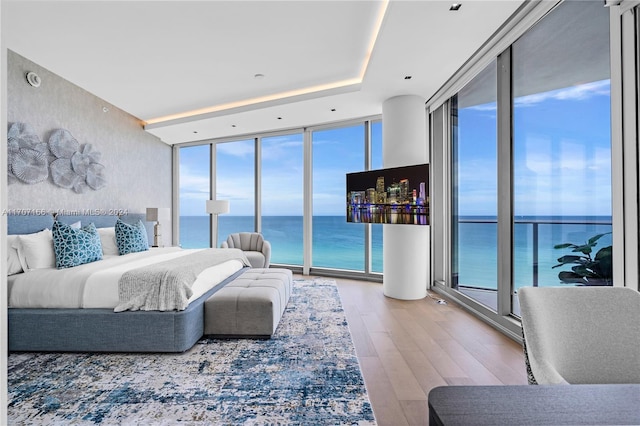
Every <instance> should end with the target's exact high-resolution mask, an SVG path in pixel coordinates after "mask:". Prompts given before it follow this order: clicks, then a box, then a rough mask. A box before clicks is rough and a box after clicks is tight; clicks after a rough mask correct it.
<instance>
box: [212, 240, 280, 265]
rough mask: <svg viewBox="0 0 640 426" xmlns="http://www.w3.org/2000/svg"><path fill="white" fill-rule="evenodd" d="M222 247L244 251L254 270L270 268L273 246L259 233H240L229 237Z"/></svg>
mask: <svg viewBox="0 0 640 426" xmlns="http://www.w3.org/2000/svg"><path fill="white" fill-rule="evenodd" d="M220 247H222V248H237V249H240V250H242V251H244V253H245V255H246V256H247V259H249V263H251V267H252V268H268V267H269V263H270V262H271V244H269V241H267V240H265V239H264V238H263V237H262V234H260V233H258V232H239V233H235V234H231V235H229V237H227V241H224V242H223V243H222V244H221V245H220Z"/></svg>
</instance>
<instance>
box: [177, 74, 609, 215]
mask: <svg viewBox="0 0 640 426" xmlns="http://www.w3.org/2000/svg"><path fill="white" fill-rule="evenodd" d="M609 117H610V84H609V80H604V81H597V82H591V83H586V84H582V85H577V86H572V87H568V88H563V89H559V90H553V91H549V92H544V93H537V94H533V95H529V96H524V97H521V98H517V99H515V101H514V185H515V187H514V194H515V197H514V213H515V214H516V215H522V216H558V215H569V216H575V215H578V216H584V215H593V216H610V215H611V142H610V140H611V136H610V118H609ZM458 123H459V129H458V134H459V140H460V145H459V151H458V155H459V157H458V158H459V169H458V171H459V175H458V178H459V188H458V195H459V197H458V202H459V214H460V215H463V216H495V215H496V211H497V206H496V200H497V198H496V191H497V171H496V170H497V169H496V167H497V162H496V104H495V103H490V104H484V105H476V106H472V107H467V108H464V109H461V110H460V111H459V120H458ZM262 145H263V149H262V170H263V173H262V214H263V215H264V216H301V215H302V211H303V200H302V194H303V135H302V133H297V134H291V135H285V136H275V137H269V138H264V139H263V140H262ZM312 148H313V166H312V167H313V214H314V215H322V216H324V215H329V216H343V215H344V214H345V200H346V188H345V183H346V174H347V173H353V172H359V171H363V170H364V126H363V125H358V126H350V127H343V128H337V129H329V130H320V131H315V132H313V133H312ZM372 157H373V158H372V167H371V168H372V169H378V168H382V125H381V124H380V122H377V123H375V124H374V126H373V135H372ZM254 162H255V153H254V141H253V140H252V139H251V140H247V141H239V142H228V143H220V144H217V164H216V170H217V174H216V179H217V191H218V198H219V199H226V200H229V201H230V210H231V211H230V213H229V214H230V215H235V216H251V215H253V212H254V196H255V194H254V192H253V188H254V180H255V176H254ZM180 163H181V166H180V193H181V196H180V200H181V211H180V214H181V215H182V216H204V215H206V213H205V207H204V206H205V201H206V200H207V199H209V145H206V146H198V147H189V148H182V149H181V150H180Z"/></svg>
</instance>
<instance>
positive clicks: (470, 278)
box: [451, 61, 498, 310]
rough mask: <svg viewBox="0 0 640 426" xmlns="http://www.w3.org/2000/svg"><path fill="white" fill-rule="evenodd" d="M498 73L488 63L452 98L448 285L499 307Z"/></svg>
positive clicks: (494, 307) (490, 305)
mask: <svg viewBox="0 0 640 426" xmlns="http://www.w3.org/2000/svg"><path fill="white" fill-rule="evenodd" d="M496 79H497V73H496V62H495V61H494V62H492V63H491V65H489V66H488V67H486V68H485V69H484V70H483V71H482V72H481V73H480V74H478V75H477V76H476V77H475V78H474V79H473V80H471V81H470V82H469V83H468V84H467V85H466V86H465V87H464V88H463V89H462V90H461V91H460V92H459V93H458V94H457V95H456V96H455V97H454V99H453V100H452V107H451V110H452V112H451V117H452V120H451V126H452V132H451V134H452V141H451V147H452V176H451V182H452V187H451V200H452V207H451V230H452V235H451V265H452V266H451V272H452V281H451V282H452V284H451V285H452V287H453V288H454V289H457V290H459V291H461V292H462V293H464V294H466V295H468V296H469V297H471V298H473V299H475V300H477V301H478V302H480V303H482V304H484V305H486V306H489V307H491V308H492V309H494V310H495V309H497V290H498V276H497V272H498V263H497V262H498V260H497V257H498V256H497V253H498V245H497V243H498V227H497V223H498V220H497V208H498V205H497V191H498V181H497V143H498V141H497V134H496V127H497V122H496V113H497V86H496V85H497V80H496Z"/></svg>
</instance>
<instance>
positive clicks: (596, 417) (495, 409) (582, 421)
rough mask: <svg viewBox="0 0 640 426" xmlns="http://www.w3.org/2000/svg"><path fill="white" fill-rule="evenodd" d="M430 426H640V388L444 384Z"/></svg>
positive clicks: (432, 405) (433, 397)
mask: <svg viewBox="0 0 640 426" xmlns="http://www.w3.org/2000/svg"><path fill="white" fill-rule="evenodd" d="M429 424H430V425H432V426H433V425H447V426H451V425H474V426H477V425H640V385H557V386H536V385H521V386H440V387H437V388H434V389H432V390H431V392H429Z"/></svg>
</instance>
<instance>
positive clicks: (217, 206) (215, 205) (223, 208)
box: [207, 200, 229, 214]
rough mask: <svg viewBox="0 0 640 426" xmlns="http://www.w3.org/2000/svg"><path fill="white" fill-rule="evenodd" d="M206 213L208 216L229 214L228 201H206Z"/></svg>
mask: <svg viewBox="0 0 640 426" xmlns="http://www.w3.org/2000/svg"><path fill="white" fill-rule="evenodd" d="M207 213H210V214H223V213H229V200H208V201H207Z"/></svg>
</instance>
